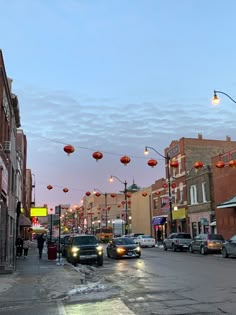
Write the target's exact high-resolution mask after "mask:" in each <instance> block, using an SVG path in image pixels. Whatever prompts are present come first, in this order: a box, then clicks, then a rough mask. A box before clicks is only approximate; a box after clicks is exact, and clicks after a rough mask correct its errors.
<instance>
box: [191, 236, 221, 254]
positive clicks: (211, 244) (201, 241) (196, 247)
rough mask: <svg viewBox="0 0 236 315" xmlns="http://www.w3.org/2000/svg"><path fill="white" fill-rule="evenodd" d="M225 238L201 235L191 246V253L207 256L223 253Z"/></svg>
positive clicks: (196, 237)
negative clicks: (212, 253) (213, 253)
mask: <svg viewBox="0 0 236 315" xmlns="http://www.w3.org/2000/svg"><path fill="white" fill-rule="evenodd" d="M223 243H224V238H223V236H222V235H220V234H199V235H197V236H195V237H194V239H193V240H192V242H191V243H190V244H189V252H190V253H194V252H200V254H202V255H205V254H207V253H210V252H221V249H222V246H223Z"/></svg>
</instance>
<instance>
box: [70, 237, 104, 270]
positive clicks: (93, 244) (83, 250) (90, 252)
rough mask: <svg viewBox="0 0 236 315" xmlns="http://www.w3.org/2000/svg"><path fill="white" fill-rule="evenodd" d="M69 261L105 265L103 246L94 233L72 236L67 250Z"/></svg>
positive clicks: (74, 263)
mask: <svg viewBox="0 0 236 315" xmlns="http://www.w3.org/2000/svg"><path fill="white" fill-rule="evenodd" d="M66 258H67V261H68V262H70V263H72V264H73V265H76V264H77V263H82V262H95V263H97V265H98V266H102V265H103V247H102V246H101V245H99V244H98V240H97V239H96V237H95V236H94V235H88V234H86V235H74V236H70V238H69V240H68V245H67V252H66Z"/></svg>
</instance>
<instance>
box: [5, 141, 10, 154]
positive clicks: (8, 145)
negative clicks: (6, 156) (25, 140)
mask: <svg viewBox="0 0 236 315" xmlns="http://www.w3.org/2000/svg"><path fill="white" fill-rule="evenodd" d="M3 150H4V152H6V153H9V152H11V141H4V143H3Z"/></svg>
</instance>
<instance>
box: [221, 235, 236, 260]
mask: <svg viewBox="0 0 236 315" xmlns="http://www.w3.org/2000/svg"><path fill="white" fill-rule="evenodd" d="M221 252H222V256H223V257H224V258H227V257H229V256H236V235H234V236H232V237H231V238H230V239H229V240H227V241H225V242H224V243H223V246H222V249H221Z"/></svg>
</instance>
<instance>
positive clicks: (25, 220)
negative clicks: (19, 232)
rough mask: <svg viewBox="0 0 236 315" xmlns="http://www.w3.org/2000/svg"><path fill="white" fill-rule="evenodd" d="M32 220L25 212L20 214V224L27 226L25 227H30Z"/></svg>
mask: <svg viewBox="0 0 236 315" xmlns="http://www.w3.org/2000/svg"><path fill="white" fill-rule="evenodd" d="M31 224H32V223H31V221H30V219H29V218H27V217H25V216H24V215H23V214H20V216H19V226H23V227H24V226H25V227H29V226H31Z"/></svg>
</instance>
